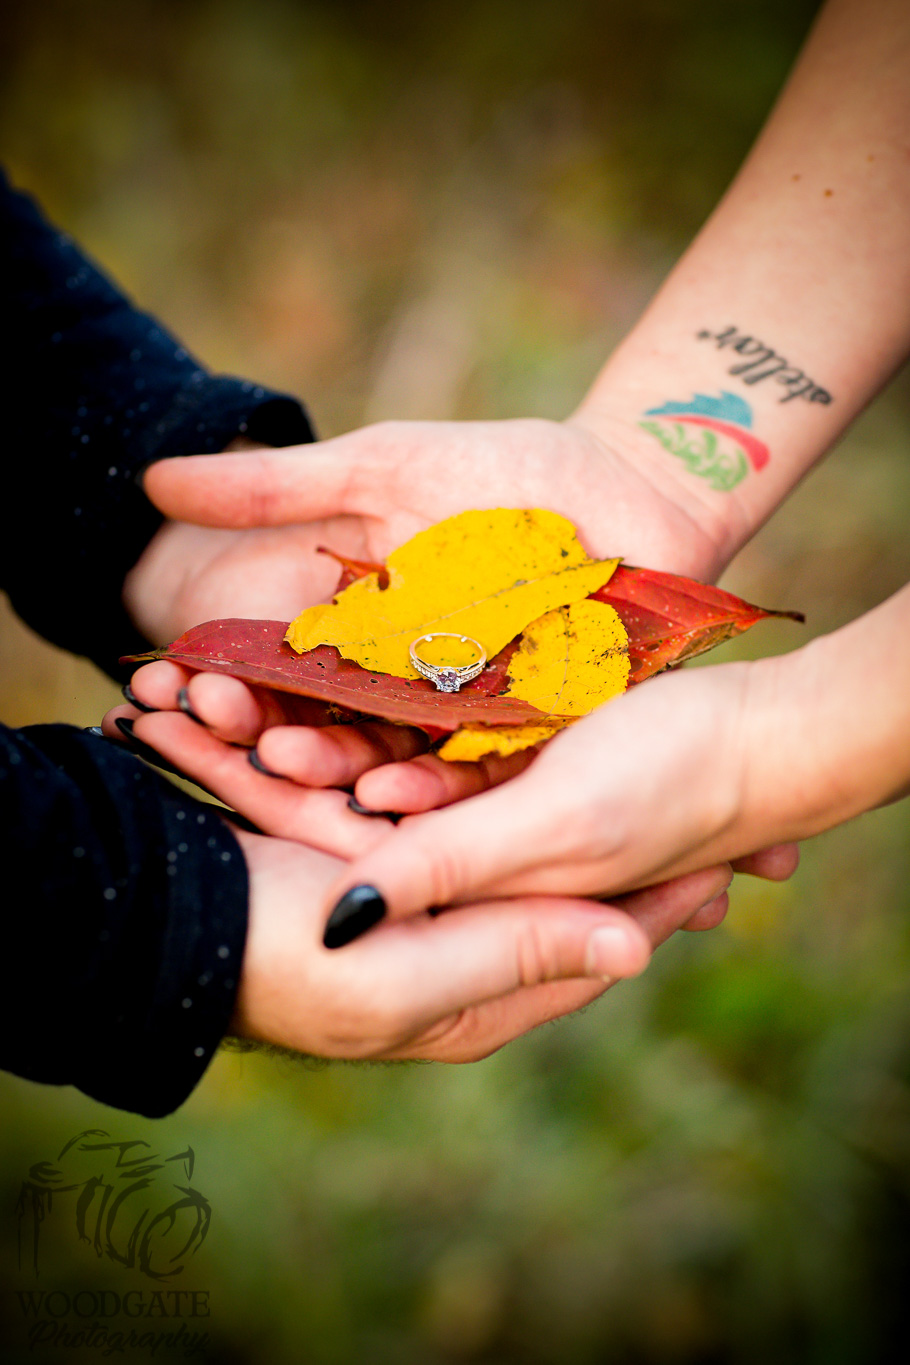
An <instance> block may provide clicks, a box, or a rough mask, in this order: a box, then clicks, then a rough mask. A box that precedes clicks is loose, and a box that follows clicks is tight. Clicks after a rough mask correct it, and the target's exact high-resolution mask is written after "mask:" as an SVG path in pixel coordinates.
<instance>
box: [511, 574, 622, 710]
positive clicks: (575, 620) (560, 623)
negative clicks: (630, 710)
mask: <svg viewBox="0 0 910 1365" xmlns="http://www.w3.org/2000/svg"><path fill="white" fill-rule="evenodd" d="M628 643H629V637H628V635H627V634H626V628H625V626H624V625H623V623H622V621H621V620H620V618H619V615H618V614H617V612H616V611H614V609H613V608H612V607H611V606H608V604H607V603H606V602H588V601H583V602H575V603H573V604H572V605H571V606H568V607H561V608H559V610H557V611H551V612H548V613H547V614H546V616H541V617H540V619H539V620H537V621H532V622H531V624H530V625H529V626H527V627H526V629H525V631H524V633H523V635H522V637H521V643H520V645H519V646H518V649H517V650H516V652H515V654H514V655H513V656H512V659H511V661H510V663H509V677H510V678H511V679H512V684H511V686H510V687H509V690H508V692H507V693H506V696H509V697H520V698H521V699H522V701H529V702H530V703H531V705H532V706H536V707H537V709H538V710H539V711H546V712H555V713H556V714H557V715H560V716H585V715H587V714H588V712H589V711H593V710H594V707H595V706H600V705H601V703H602V702H605V701H609V700H610V698H611V697H616V696H619V694H620V693H621V692H625V690H626V684H627V682H628V679H629V655H628Z"/></svg>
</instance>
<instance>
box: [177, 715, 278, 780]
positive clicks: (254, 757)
mask: <svg viewBox="0 0 910 1365" xmlns="http://www.w3.org/2000/svg"><path fill="white" fill-rule="evenodd" d="M193 719H194V720H195V716H194V717H193ZM247 759H248V761H249V762H250V763H251V764H252V766H253V767H254V768H255V769H256V771H257V773H264V774H265V776H266V777H281V776H283V774H282V773H273V772H272V770H271V768H267V767H266V766H265V764H264V763H263V761H262V759H261V758H260V757H259V755H258V753H257V752H256V750H255V749H250V751H249V753H248V754H247Z"/></svg>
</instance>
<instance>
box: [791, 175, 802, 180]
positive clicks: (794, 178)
mask: <svg viewBox="0 0 910 1365" xmlns="http://www.w3.org/2000/svg"><path fill="white" fill-rule="evenodd" d="M790 178H791V180H802V176H801V175H794V176H791V177H790Z"/></svg>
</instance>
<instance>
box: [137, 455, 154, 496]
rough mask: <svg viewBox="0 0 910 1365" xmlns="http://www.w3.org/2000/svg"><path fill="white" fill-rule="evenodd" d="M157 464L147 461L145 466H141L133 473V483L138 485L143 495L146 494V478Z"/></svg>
mask: <svg viewBox="0 0 910 1365" xmlns="http://www.w3.org/2000/svg"><path fill="white" fill-rule="evenodd" d="M157 463H158V461H157V460H146V462H145V464H141V465H140V466H139V468H138V469H136V470H134V471H133V483H135V484H137V485H138V486H139V488H141V489H142V491H143V493H144V492H145V476H146V474H147V473H148V471H149V470H150V469H151V467H152V465H153V464H157Z"/></svg>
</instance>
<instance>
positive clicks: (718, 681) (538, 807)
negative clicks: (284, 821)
mask: <svg viewBox="0 0 910 1365" xmlns="http://www.w3.org/2000/svg"><path fill="white" fill-rule="evenodd" d="M778 662H779V661H778V660H774V659H772V660H764V661H762V664H761V665H751V664H725V665H720V666H718V667H714V668H702V669H695V670H692V671H690V672H687V673H676V674H671V675H667V676H665V677H663V678H657V679H654V680H652V681H651V682H648V683H647V684H646V685H644V686H643V687H639V688H636V689H634V690H633V691H632V692H629V693H627V694H625V695H624V696H622V697H619V698H617V699H616V700H615V701H612V702H610V703H609V704H608V705H606V706H603V707H601V708H599V709H598V710H597V711H595V712H594V713H592V715H590V716H587V717H585V718H584V719H583V720H581V721H579V722H578V723H577V724H576V725H575V726H573V727H572V728H571V729H569V730H566V731H564V732H563V733H562V734H560V735H557V736H556V738H554V739H553V740H551V741H550V743H549V744H547V745H546V746H545V747H544V748H543V749H542V750H541V752H540V754H539V755H538V757H537V758H536V760H535V761H534V762H533V763H532V764H531V765H530V766H529V767H528V768H527V769H526V770H525V771H524V772H522V773H520V774H519V775H517V776H516V777H514V778H513V779H512V780H511V781H510V782H508V783H506V784H505V785H503V786H497V787H496V788H494V789H492V790H489V791H486V792H484V793H482V794H481V795H478V796H475V797H473V798H471V799H469V800H467V801H463V802H461V803H459V804H458V805H454V806H449V807H447V808H446V809H444V810H434V811H430V812H429V813H426V814H422V815H416V816H413V817H411V818H409V819H407V820H405V821H404V822H403V823H402V824H401V825H400V826H399V828H398V829H397V831H395V832H394V833H392V834H390V835H389V837H388V838H386V839H385V840H383V842H382V843H381V844H379V845H378V846H377V847H376V848H374V849H373V850H371V851H370V852H369V853H368V854H367V855H365V856H364V857H362V858H359V859H358V860H357V861H356V862H355V863H354V864H352V865H350V866H348V867H346V868H345V870H344V874H343V876H342V877H341V878H340V879H339V881H338V883H337V884H336V885H335V887H334V888H333V898H334V901H335V902H338V908H337V912H336V917H340V918H341V919H342V920H343V919H344V917H345V916H346V915H347V913H348V910H349V907H350V903H351V897H350V895H349V893H350V892H351V890H352V888H354V887H361V888H369V890H367V891H366V892H359V893H358V895H360V896H361V897H362V896H363V895H364V894H365V895H366V896H367V897H368V898H369V897H370V896H371V895H372V896H373V897H375V899H372V900H371V904H373V905H374V907H376V908H377V909H378V910H381V909H382V908H384V909H385V912H386V913H387V914H388V915H389V917H391V918H393V919H400V918H403V917H406V916H408V915H411V914H414V913H418V912H421V911H424V910H426V909H427V908H428V907H430V906H433V905H450V904H453V903H459V902H461V901H465V900H473V899H474V898H476V897H477V896H495V895H504V896H512V895H527V894H534V895H541V894H554V895H599V894H602V893H610V894H613V893H615V892H618V891H626V890H629V889H632V888H635V887H639V886H645V885H648V884H650V883H653V882H655V881H658V880H662V879H664V878H668V877H675V876H681V875H685V874H687V873H689V872H691V871H693V870H695V869H698V868H703V867H708V866H711V865H713V864H718V863H720V862H721V861H726V860H737V861H735V862H734V867H736V868H737V869H738V870H742V871H749V872H753V873H755V872H757V873H758V874H759V875H763V876H770V877H773V878H780V877H785V876H789V875H790V873H792V871H793V870H794V869H795V866H796V861H797V856H798V855H797V850H796V848H795V846H793V845H792V844H791V843H789V842H788V841H789V840H792V839H793V838H794V837H797V834H798V831H794V830H793V829H792V828H790V827H789V826H788V823H787V817H786V813H785V812H786V808H787V803H786V802H785V801H783V800H781V796H782V794H783V793H784V792H785V790H786V788H785V784H786V782H787V780H788V776H789V772H788V767H787V756H786V754H782V753H780V752H778V753H777V754H776V757H775V741H774V722H773V716H772V715H771V714H770V712H772V711H773V705H774V699H775V696H776V694H777V693H778V692H779V690H780V689H779V688H775V686H774V674H775V666H776V665H777V664H778ZM757 668H761V670H762V675H761V676H762V678H763V680H764V681H763V684H762V687H761V688H760V689H759V692H760V694H761V696H762V697H763V698H764V701H763V702H762V703H761V704H759V705H757V704H756V703H755V701H754V697H753V696H752V695H751V694H752V693H753V692H754V690H755V689H754V686H753V671H754V670H755V669H757ZM778 747H779V746H778ZM756 755H758V756H759V757H760V759H761V762H762V763H763V764H764V772H763V776H762V780H761V782H760V783H759V784H758V788H756V782H755V770H756V763H755V758H756ZM775 764H776V765H777V769H778V771H775ZM398 771H399V770H396V768H395V767H392V768H389V769H386V770H383V769H382V768H380V769H377V770H375V771H373V772H371V773H370V774H369V775H368V777H364V778H362V779H361V781H360V783H358V785H357V787H356V788H355V793H356V794H357V795H358V797H359V796H360V793H361V791H362V788H363V787H364V786H365V784H366V783H367V781H368V780H369V782H370V789H369V790H370V796H371V801H372V800H375V801H376V804H377V805H378V806H379V807H380V808H381V807H383V806H384V805H385V803H386V802H391V799H392V796H393V795H394V785H395V781H396V780H397V772H398ZM384 772H385V773H388V774H389V778H390V781H389V783H388V784H387V786H385V787H384V786H383V779H384ZM781 845H783V847H781ZM755 850H763V851H762V852H761V853H756V852H755Z"/></svg>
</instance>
